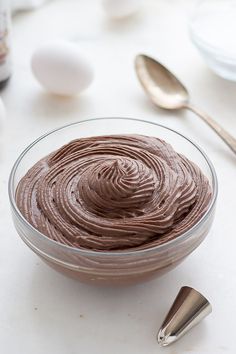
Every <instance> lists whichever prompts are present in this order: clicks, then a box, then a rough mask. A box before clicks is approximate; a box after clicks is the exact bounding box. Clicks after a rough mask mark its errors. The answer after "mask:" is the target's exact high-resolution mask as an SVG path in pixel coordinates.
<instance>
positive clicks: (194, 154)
mask: <svg viewBox="0 0 236 354" xmlns="http://www.w3.org/2000/svg"><path fill="white" fill-rule="evenodd" d="M107 134H109V135H111V134H143V135H148V136H156V137H158V138H161V139H163V140H165V141H167V142H169V143H170V144H171V145H172V146H173V148H174V149H175V150H176V151H178V152H179V153H182V154H184V155H185V156H187V157H188V158H189V159H191V160H192V161H193V162H195V163H196V164H197V165H198V166H199V167H200V168H201V169H202V171H203V172H204V173H205V175H206V176H207V177H208V179H209V181H210V184H211V186H212V191H213V195H212V200H211V203H210V205H209V208H208V210H207V212H206V213H205V214H204V215H203V216H202V218H201V219H200V220H199V221H198V222H197V223H196V224H195V225H194V226H193V227H192V228H191V229H189V230H188V231H186V232H184V233H183V234H181V235H180V236H178V237H177V238H176V239H174V240H171V241H168V242H166V243H164V244H162V245H159V246H156V247H152V248H149V249H145V250H133V251H132V250H128V251H119V252H118V251H109V252H100V251H99V252H97V251H91V250H82V249H78V248H73V247H69V246H66V245H63V244H60V243H57V242H55V241H53V240H51V239H49V238H48V237H46V236H44V235H43V234H42V233H40V232H39V231H38V230H36V229H35V228H34V227H33V226H32V225H30V224H29V223H28V222H27V221H26V219H25V218H24V217H23V216H22V214H21V213H20V211H19V209H18V208H17V205H16V202H15V192H16V187H17V185H18V182H19V180H20V179H21V178H22V177H23V176H24V175H25V173H26V172H27V171H28V169H29V168H30V167H31V166H32V165H33V164H34V163H36V162H37V161H38V160H39V159H40V158H42V157H43V156H45V155H47V154H49V153H51V152H52V151H53V150H56V149H58V148H59V147H61V146H62V145H63V144H66V143H68V142H69V141H71V140H73V139H77V138H82V137H89V136H99V135H107ZM9 197H10V203H11V209H12V216H13V221H14V224H15V227H16V230H17V232H18V234H19V235H20V237H21V238H22V240H23V241H24V242H25V243H26V244H27V245H28V247H30V248H31V249H32V251H34V252H35V253H36V254H37V255H38V256H39V257H41V258H42V259H43V260H44V261H45V262H46V263H47V264H49V265H50V266H51V267H52V268H54V269H56V270H57V271H59V272H61V273H63V274H65V275H67V276H70V277H74V278H76V279H78V280H80V281H83V282H88V283H95V284H108V285H120V284H130V283H137V282H141V281H144V280H148V279H151V278H154V277H157V276H160V275H162V274H164V273H166V272H168V271H169V270H171V269H173V268H175V267H176V266H177V265H178V264H179V263H180V262H182V261H183V260H184V259H185V258H186V257H187V256H188V255H189V254H190V253H191V252H192V251H193V250H194V249H195V248H196V247H198V245H199V244H200V243H201V242H202V241H203V240H204V238H205V237H206V235H207V234H208V232H209V230H210V227H211V225H212V221H213V218H214V210H215V204H216V199H217V178H216V174H215V170H214V167H213V165H212V163H211V162H210V161H209V159H208V157H207V156H206V154H205V153H204V152H203V151H202V150H201V149H200V148H199V147H198V146H197V145H196V144H194V143H193V142H192V141H190V140H189V139H188V138H186V137H185V136H183V135H181V134H180V133H177V132H175V131H174V130H172V129H169V128H166V127H164V126H161V125H158V124H155V123H151V122H147V121H143V120H138V119H130V118H99V119H91V120H86V121H81V122H78V123H73V124H70V125H67V126H64V127H62V128H59V129H55V130H53V131H51V132H49V133H47V134H45V135H43V136H42V137H40V138H39V139H37V140H36V141H35V142H33V143H32V144H31V145H30V146H29V147H27V148H26V149H25V150H24V151H23V153H22V154H21V155H20V156H19V158H18V159H17V161H16V162H15V164H14V166H13V168H12V171H11V175H10V179H9Z"/></svg>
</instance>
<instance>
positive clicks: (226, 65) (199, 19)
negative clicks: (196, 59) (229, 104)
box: [189, 0, 236, 81]
mask: <svg viewBox="0 0 236 354" xmlns="http://www.w3.org/2000/svg"><path fill="white" fill-rule="evenodd" d="M235 19H236V0H202V1H199V2H198V3H197V6H196V8H195V10H194V12H193V15H192V16H191V19H190V24H189V32H190V38H191V40H192V42H193V44H194V45H195V46H196V47H197V49H198V50H199V52H200V54H201V55H202V57H203V59H204V60H205V61H206V63H207V65H208V66H209V67H210V68H211V69H212V70H213V71H214V72H215V73H216V74H218V75H219V76H221V77H223V78H225V79H228V80H232V81H236V47H235V35H236V20H235Z"/></svg>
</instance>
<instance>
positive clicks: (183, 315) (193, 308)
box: [157, 286, 212, 347]
mask: <svg viewBox="0 0 236 354" xmlns="http://www.w3.org/2000/svg"><path fill="white" fill-rule="evenodd" d="M211 311H212V307H211V304H210V303H209V301H208V300H207V299H206V298H205V297H204V296H203V295H202V294H200V293H199V292H198V291H197V290H195V289H193V288H190V287H188V286H184V287H182V288H181V289H180V291H179V293H178V295H177V297H176V299H175V301H174V303H173V305H172V306H171V309H170V310H169V312H168V314H167V316H166V318H165V320H164V322H163V323H162V326H161V328H160V330H159V332H158V334H157V341H158V343H159V344H160V345H161V346H162V347H165V346H167V345H169V344H171V343H174V342H175V341H177V340H178V339H179V338H181V337H182V336H183V335H184V334H185V333H186V332H188V331H189V330H190V329H191V328H192V327H194V326H195V325H196V324H198V323H199V322H200V321H201V320H202V319H203V318H205V317H206V316H207V315H209V314H210V313H211Z"/></svg>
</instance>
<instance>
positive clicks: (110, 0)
mask: <svg viewBox="0 0 236 354" xmlns="http://www.w3.org/2000/svg"><path fill="white" fill-rule="evenodd" d="M143 3H144V0H102V5H103V8H104V10H105V12H106V13H107V15H108V16H110V17H113V18H122V17H126V16H130V15H132V14H134V13H135V12H137V11H138V10H139V9H140V7H141V5H142V4H143Z"/></svg>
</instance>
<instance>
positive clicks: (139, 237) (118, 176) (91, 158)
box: [16, 135, 212, 251]
mask: <svg viewBox="0 0 236 354" xmlns="http://www.w3.org/2000/svg"><path fill="white" fill-rule="evenodd" d="M211 195H212V193H211V187H210V185H209V182H208V180H207V178H206V177H205V176H204V175H203V173H202V172H201V170H200V169H199V168H198V167H197V166H196V165H195V164H194V163H193V162H191V161H189V160H188V159H187V158H186V157H184V156H182V155H180V154H178V153H177V152H175V151H174V150H173V148H172V147H171V146H170V145H169V144H167V143H166V142H164V141H162V140H160V139H157V138H152V137H146V136H141V135H123V136H118V135H114V136H100V137H99V136H98V137H90V138H83V139H78V140H74V141H72V142H70V143H69V144H67V145H65V146H63V147H62V148H60V149H58V150H57V151H56V152H54V153H52V154H50V155H48V156H46V157H45V158H43V159H42V160H40V161H39V162H37V163H36V164H35V165H34V166H33V167H32V168H31V169H30V170H29V171H28V172H27V174H26V175H25V176H24V177H23V178H22V179H21V181H20V182H19V185H18V188H17V191H16V202H17V205H18V208H19V209H20V211H21V213H22V214H23V216H24V217H25V218H26V219H27V220H28V221H29V222H30V223H31V224H32V225H33V226H34V227H35V228H36V229H38V230H39V231H40V232H42V233H43V234H44V235H46V236H48V237H49V238H51V239H53V240H55V241H58V242H60V243H63V244H66V245H69V246H72V247H77V248H85V249H93V250H97V251H99V250H105V251H108V250H124V249H130V248H135V249H137V248H138V249H144V248H149V247H152V246H155V245H159V244H162V243H165V242H166V241H168V240H170V239H173V238H175V237H178V235H180V234H181V233H183V232H184V231H187V230H188V229H189V228H191V227H192V226H193V225H194V224H195V223H196V222H197V221H198V220H199V219H200V218H201V217H202V215H203V214H204V213H205V212H206V210H207V208H208V206H209V203H210V200H211Z"/></svg>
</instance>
